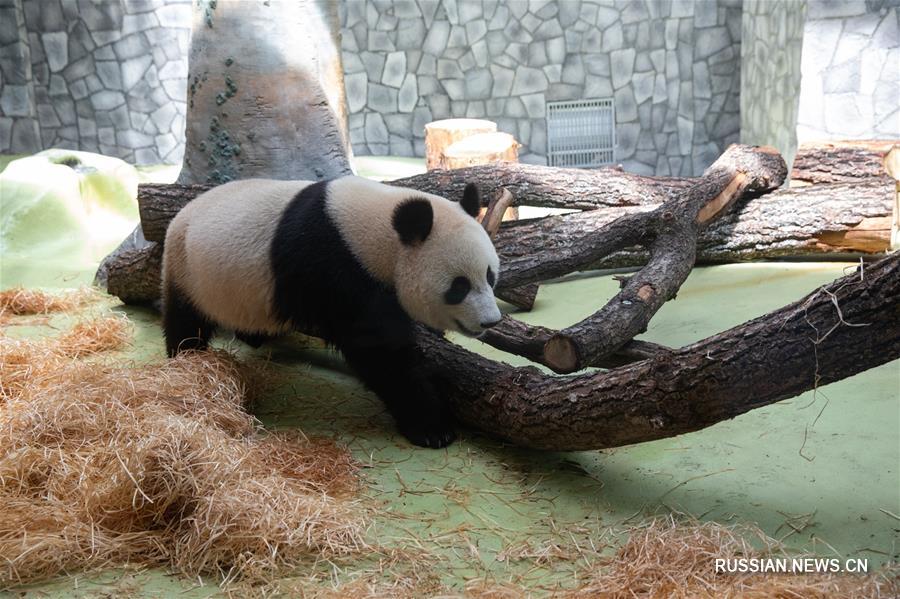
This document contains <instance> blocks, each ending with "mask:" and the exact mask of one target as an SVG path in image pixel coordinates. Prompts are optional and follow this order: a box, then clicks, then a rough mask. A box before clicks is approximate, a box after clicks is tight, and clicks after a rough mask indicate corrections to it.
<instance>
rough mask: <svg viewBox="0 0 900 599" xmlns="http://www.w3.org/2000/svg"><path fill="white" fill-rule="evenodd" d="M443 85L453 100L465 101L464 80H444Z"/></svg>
mask: <svg viewBox="0 0 900 599" xmlns="http://www.w3.org/2000/svg"><path fill="white" fill-rule="evenodd" d="M441 85H442V86H443V88H444V91H445V92H446V93H447V96H449V97H450V99H451V100H465V99H466V88H465V82H464V81H463V80H462V79H443V80H441Z"/></svg>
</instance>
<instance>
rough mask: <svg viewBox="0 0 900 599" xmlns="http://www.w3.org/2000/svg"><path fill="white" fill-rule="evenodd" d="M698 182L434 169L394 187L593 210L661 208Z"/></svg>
mask: <svg viewBox="0 0 900 599" xmlns="http://www.w3.org/2000/svg"><path fill="white" fill-rule="evenodd" d="M694 181H695V180H694V179H679V178H675V177H647V176H642V175H635V174H632V173H626V172H624V171H622V170H619V169H617V168H613V167H609V168H601V169H577V168H557V167H550V166H539V165H534V164H502V165H481V166H470V167H467V168H462V169H454V170H449V171H448V170H432V171H428V172H427V173H423V174H421V175H414V176H412V177H405V178H403V179H396V180H394V181H390V184H391V185H399V186H400V187H410V188H412V189H418V190H419V191H425V192H428V193H434V194H437V195H440V196H444V197H445V198H449V199H451V200H459V199H460V198H461V197H462V194H463V189H465V186H466V183H475V184H477V185H478V187H479V189H481V194H482V197H485V198H490V197H492V196H493V194H494V193H496V192H497V191H498V190H499V188H502V187H505V188H507V189H509V191H511V192H512V194H513V196H515V198H516V205H517V206H541V207H545V208H565V209H573V210H593V209H594V208H599V207H602V206H640V205H642V204H659V203H660V202H663V201H665V200H667V199H668V198H669V197H671V196H672V195H673V194H675V193H677V192H679V191H681V190H683V189H684V188H686V187H688V186H690V185H691V184H692V183H693V182H694Z"/></svg>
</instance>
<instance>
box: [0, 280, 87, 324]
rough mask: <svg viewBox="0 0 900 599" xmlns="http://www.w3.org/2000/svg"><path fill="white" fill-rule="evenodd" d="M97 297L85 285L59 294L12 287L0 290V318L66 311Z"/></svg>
mask: <svg viewBox="0 0 900 599" xmlns="http://www.w3.org/2000/svg"><path fill="white" fill-rule="evenodd" d="M99 297H100V295H99V294H98V293H97V292H96V291H95V290H93V289H90V288H87V287H85V288H82V289H76V290H74V291H66V292H64V293H60V294H50V293H46V292H44V291H38V290H34V289H25V288H24V287H13V288H12V289H7V290H5V291H0V319H2V318H3V317H5V316H8V315H11V314H14V315H16V316H22V315H29V314H48V313H50V312H66V311H69V310H74V309H76V308H80V307H81V306H84V305H85V304H87V303H88V302H91V301H93V300H96V299H99Z"/></svg>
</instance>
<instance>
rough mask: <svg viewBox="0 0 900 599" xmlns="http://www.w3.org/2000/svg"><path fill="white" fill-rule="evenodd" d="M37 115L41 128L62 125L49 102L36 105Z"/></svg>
mask: <svg viewBox="0 0 900 599" xmlns="http://www.w3.org/2000/svg"><path fill="white" fill-rule="evenodd" d="M37 117H38V122H39V123H40V125H41V128H46V127H59V126H61V125H62V123H61V122H60V120H59V118H57V116H56V112H54V111H53V107H52V106H50V105H49V104H38V105H37Z"/></svg>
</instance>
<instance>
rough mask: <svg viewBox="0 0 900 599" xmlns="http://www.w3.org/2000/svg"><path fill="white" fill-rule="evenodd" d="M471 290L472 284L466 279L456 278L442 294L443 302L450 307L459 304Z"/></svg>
mask: <svg viewBox="0 0 900 599" xmlns="http://www.w3.org/2000/svg"><path fill="white" fill-rule="evenodd" d="M471 289H472V283H470V282H469V279H467V278H466V277H456V278H455V279H453V282H452V283H451V284H450V289H448V290H447V291H446V292H444V301H445V302H446V303H448V304H450V305H454V304H461V303H462V301H463V300H464V299H466V295H468V294H469V291H470V290H471Z"/></svg>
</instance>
